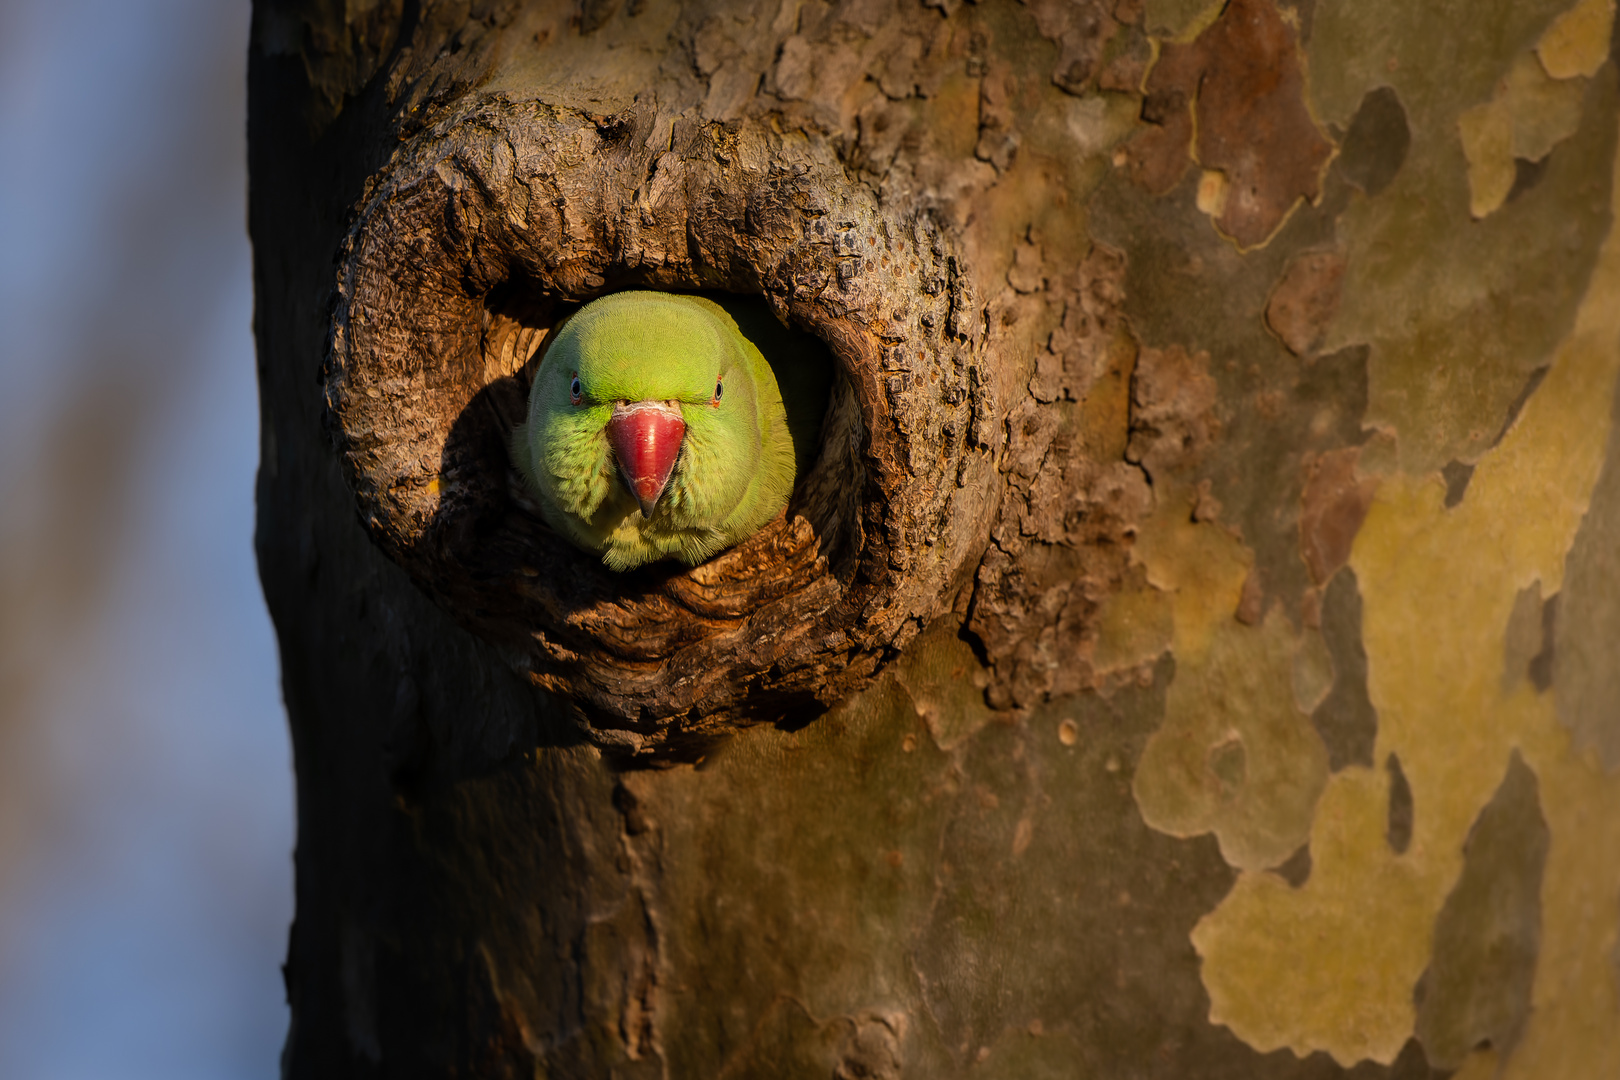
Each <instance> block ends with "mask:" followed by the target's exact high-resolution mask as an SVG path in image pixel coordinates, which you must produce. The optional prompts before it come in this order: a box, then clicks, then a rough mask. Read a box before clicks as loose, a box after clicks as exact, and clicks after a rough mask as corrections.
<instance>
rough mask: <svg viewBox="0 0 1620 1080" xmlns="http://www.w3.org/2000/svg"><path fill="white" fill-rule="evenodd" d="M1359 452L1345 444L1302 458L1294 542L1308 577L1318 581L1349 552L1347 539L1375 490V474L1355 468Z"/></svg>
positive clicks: (1351, 540) (1352, 536)
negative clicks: (1302, 479)
mask: <svg viewBox="0 0 1620 1080" xmlns="http://www.w3.org/2000/svg"><path fill="white" fill-rule="evenodd" d="M1360 456H1361V450H1360V448H1359V447H1354V446H1347V447H1344V448H1342V449H1339V450H1330V451H1328V452H1327V453H1325V454H1319V455H1317V456H1316V457H1313V458H1307V459H1306V460H1305V466H1304V468H1305V484H1304V491H1303V492H1302V494H1301V495H1300V510H1299V548H1300V557H1301V558H1303V559H1304V560H1305V566H1306V568H1307V569H1308V570H1309V571H1310V574H1311V580H1312V581H1314V582H1316V584H1318V585H1324V584H1326V583H1327V581H1328V580H1329V579H1330V578H1332V577H1333V575H1334V574H1335V573H1337V572H1338V569H1339V567H1341V566H1343V565H1344V564H1345V560H1347V559H1349V558H1350V545H1351V544H1353V543H1354V542H1355V539H1356V533H1357V531H1358V530H1360V528H1361V523H1362V522H1363V521H1365V520H1366V519H1367V511H1368V510H1369V509H1370V508H1371V507H1372V500H1373V494H1374V493H1375V492H1376V491H1377V490H1378V480H1377V479H1376V478H1375V477H1370V476H1361V475H1360V474H1359V473H1357V471H1356V462H1357V460H1358V459H1359V458H1360Z"/></svg>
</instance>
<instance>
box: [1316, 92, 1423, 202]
mask: <svg viewBox="0 0 1620 1080" xmlns="http://www.w3.org/2000/svg"><path fill="white" fill-rule="evenodd" d="M1411 148H1412V129H1411V127H1410V126H1409V125H1408V124H1407V120H1406V109H1405V108H1404V107H1403V106H1402V105H1401V99H1400V97H1399V95H1397V94H1396V93H1395V89H1394V87H1390V86H1380V87H1378V88H1377V89H1375V90H1369V91H1368V92H1367V95H1366V96H1365V97H1363V98H1362V99H1361V105H1360V107H1359V108H1357V109H1356V115H1355V116H1354V117H1352V118H1351V120H1350V128H1349V130H1347V131H1346V132H1345V133H1344V142H1343V143H1342V144H1340V147H1339V157H1338V161H1337V162H1336V163H1335V168H1337V169H1338V171H1339V175H1340V176H1342V177H1344V179H1345V180H1346V182H1348V183H1350V184H1353V185H1354V186H1356V187H1358V188H1360V189H1361V190H1362V192H1363V193H1364V194H1365V195H1366V196H1367V197H1368V198H1372V197H1374V196H1376V195H1379V194H1380V193H1382V192H1383V190H1384V189H1385V188H1387V187H1388V186H1389V185H1390V183H1391V181H1393V180H1394V179H1395V176H1396V174H1397V173H1399V172H1400V171H1401V166H1402V165H1404V164H1406V155H1407V152H1408V151H1409V150H1410V149H1411Z"/></svg>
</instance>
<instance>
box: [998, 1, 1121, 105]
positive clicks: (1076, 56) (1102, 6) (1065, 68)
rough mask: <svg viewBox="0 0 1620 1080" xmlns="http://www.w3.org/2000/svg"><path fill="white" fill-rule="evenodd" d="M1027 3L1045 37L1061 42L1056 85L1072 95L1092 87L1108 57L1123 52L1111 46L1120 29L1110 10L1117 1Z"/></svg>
mask: <svg viewBox="0 0 1620 1080" xmlns="http://www.w3.org/2000/svg"><path fill="white" fill-rule="evenodd" d="M1025 3H1026V4H1027V5H1028V7H1029V11H1030V14H1031V15H1032V16H1034V18H1035V25H1036V26H1037V27H1038V28H1039V29H1040V32H1041V36H1042V37H1044V38H1046V39H1048V40H1050V41H1054V42H1056V43H1057V47H1058V58H1057V63H1056V65H1055V66H1054V67H1053V70H1052V83H1053V85H1055V86H1057V87H1060V88H1061V89H1063V90H1065V91H1067V92H1068V93H1071V94H1081V93H1084V92H1085V91H1086V90H1088V89H1090V88H1091V87H1092V86H1093V85H1094V84H1095V80H1096V76H1097V74H1098V73H1099V71H1100V70H1101V69H1102V67H1103V66H1104V64H1105V62H1106V59H1107V58H1109V57H1111V56H1112V55H1114V54H1117V53H1118V52H1119V51H1120V50H1118V49H1114V48H1110V46H1111V45H1112V43H1113V41H1114V37H1115V35H1116V34H1117V33H1118V32H1119V30H1120V24H1119V22H1118V21H1117V20H1116V19H1115V17H1114V13H1113V12H1112V11H1111V10H1110V9H1111V8H1112V7H1113V4H1112V3H1111V2H1108V0H1102V2H1076V0H1025ZM1132 89H1134V87H1132Z"/></svg>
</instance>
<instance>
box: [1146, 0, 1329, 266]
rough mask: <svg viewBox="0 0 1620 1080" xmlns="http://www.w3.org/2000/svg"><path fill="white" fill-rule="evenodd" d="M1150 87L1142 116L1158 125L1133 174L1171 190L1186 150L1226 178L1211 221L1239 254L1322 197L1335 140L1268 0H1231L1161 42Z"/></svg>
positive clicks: (1285, 26)
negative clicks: (1309, 96)
mask: <svg viewBox="0 0 1620 1080" xmlns="http://www.w3.org/2000/svg"><path fill="white" fill-rule="evenodd" d="M1145 90H1146V95H1147V96H1146V99H1145V100H1144V102H1143V106H1142V118H1143V119H1144V120H1146V121H1148V122H1149V123H1151V124H1155V125H1157V127H1156V128H1155V129H1154V130H1151V131H1149V132H1146V133H1144V135H1143V136H1141V137H1139V138H1138V139H1137V140H1136V141H1135V142H1134V143H1133V144H1132V147H1131V148H1130V149H1129V150H1128V154H1129V156H1130V160H1131V162H1132V169H1133V174H1134V175H1137V176H1138V177H1139V178H1140V179H1141V182H1142V183H1144V184H1145V185H1146V186H1147V187H1148V188H1149V189H1150V190H1153V191H1155V192H1158V193H1163V192H1166V191H1168V190H1169V189H1170V188H1171V187H1173V186H1174V185H1175V183H1176V181H1178V180H1179V179H1180V177H1181V174H1182V172H1183V171H1184V170H1185V168H1186V165H1187V162H1188V152H1189V150H1190V151H1191V156H1192V159H1193V160H1196V161H1197V163H1198V164H1199V165H1201V166H1202V167H1203V168H1204V169H1206V170H1212V171H1215V172H1219V173H1221V174H1223V175H1224V177H1225V179H1226V182H1227V184H1228V185H1229V194H1228V196H1227V198H1226V199H1225V200H1223V203H1222V205H1221V207H1220V209H1219V211H1218V213H1216V214H1215V224H1216V225H1217V226H1218V227H1219V228H1220V230H1221V231H1222V232H1223V233H1224V234H1226V235H1227V236H1230V237H1231V238H1232V239H1233V240H1235V241H1236V242H1237V244H1238V246H1239V247H1240V248H1252V247H1255V246H1256V245H1259V244H1262V243H1264V242H1265V241H1266V240H1267V239H1268V238H1269V237H1270V236H1271V234H1272V233H1273V232H1275V231H1276V230H1277V227H1278V226H1279V225H1281V224H1282V222H1283V220H1284V219H1285V218H1287V216H1288V214H1289V212H1290V211H1292V210H1293V208H1294V207H1295V206H1296V205H1298V204H1299V202H1300V201H1301V200H1302V199H1303V200H1312V201H1314V200H1315V199H1316V198H1317V196H1318V195H1319V194H1320V192H1321V181H1322V169H1323V166H1324V165H1325V164H1326V163H1327V161H1328V158H1329V157H1330V156H1331V155H1332V153H1333V144H1332V143H1330V142H1328V140H1327V139H1326V138H1324V137H1323V135H1322V133H1321V131H1319V130H1318V129H1317V127H1316V123H1315V121H1313V120H1312V119H1311V115H1310V112H1309V111H1308V110H1307V109H1306V107H1305V101H1304V93H1305V80H1304V75H1303V70H1302V67H1301V64H1300V60H1299V54H1298V51H1297V42H1296V40H1295V35H1294V30H1293V27H1291V26H1290V25H1289V23H1288V21H1287V20H1286V19H1284V18H1283V17H1282V15H1281V14H1280V13H1279V12H1278V11H1277V9H1276V8H1275V7H1274V6H1273V5H1272V4H1270V3H1269V2H1267V0H1232V2H1231V3H1230V4H1228V5H1227V6H1226V9H1225V10H1224V11H1222V13H1221V15H1220V17H1219V18H1218V19H1216V20H1215V22H1214V23H1213V24H1212V25H1211V26H1210V27H1209V28H1208V29H1206V30H1205V31H1204V32H1203V33H1201V34H1199V35H1198V37H1197V38H1196V39H1195V40H1194V41H1193V42H1192V43H1191V44H1188V45H1180V44H1175V43H1167V44H1165V45H1163V46H1162V48H1161V51H1160V54H1159V62H1158V63H1157V64H1155V65H1154V66H1153V70H1152V71H1150V72H1149V73H1148V79H1147V85H1146V87H1145Z"/></svg>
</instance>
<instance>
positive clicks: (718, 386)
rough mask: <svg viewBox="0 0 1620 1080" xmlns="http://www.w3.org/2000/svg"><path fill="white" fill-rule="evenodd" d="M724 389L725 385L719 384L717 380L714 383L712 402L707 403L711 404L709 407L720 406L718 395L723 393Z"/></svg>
mask: <svg viewBox="0 0 1620 1080" xmlns="http://www.w3.org/2000/svg"><path fill="white" fill-rule="evenodd" d="M725 389H726V384H725V383H723V382H721V381H720V380H719V379H716V380H715V381H714V400H713V401H711V402H709V404H711V405H718V404H720V395H721V394H722V393H724V392H725Z"/></svg>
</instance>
